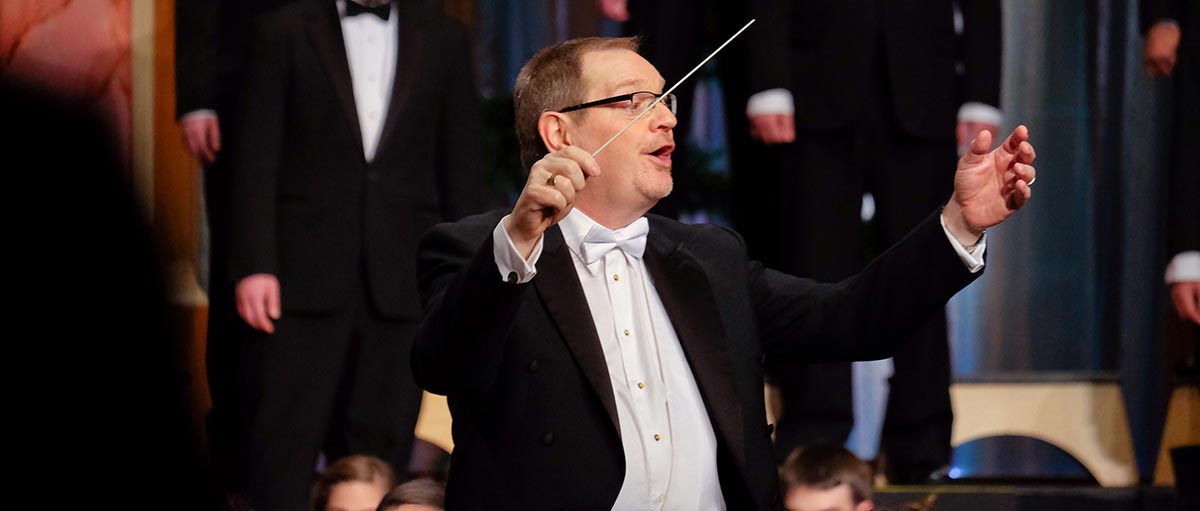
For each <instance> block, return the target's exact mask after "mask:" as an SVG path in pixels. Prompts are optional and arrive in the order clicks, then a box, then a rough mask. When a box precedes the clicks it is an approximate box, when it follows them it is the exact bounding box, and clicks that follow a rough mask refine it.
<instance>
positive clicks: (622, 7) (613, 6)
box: [596, 0, 629, 21]
mask: <svg viewBox="0 0 1200 511" xmlns="http://www.w3.org/2000/svg"><path fill="white" fill-rule="evenodd" d="M596 8H598V9H600V14H603V15H604V17H605V18H608V19H610V20H613V21H629V1H628V0H596Z"/></svg>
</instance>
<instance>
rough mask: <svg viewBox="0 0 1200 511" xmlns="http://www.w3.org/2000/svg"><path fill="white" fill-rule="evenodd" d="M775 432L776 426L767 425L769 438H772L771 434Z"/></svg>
mask: <svg viewBox="0 0 1200 511" xmlns="http://www.w3.org/2000/svg"><path fill="white" fill-rule="evenodd" d="M774 432H775V425H774V424H767V436H771V433H774Z"/></svg>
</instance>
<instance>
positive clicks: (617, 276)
mask: <svg viewBox="0 0 1200 511" xmlns="http://www.w3.org/2000/svg"><path fill="white" fill-rule="evenodd" d="M620 280H621V276H620V275H617V274H615V273H614V274H613V281H614V282H616V281H620Z"/></svg>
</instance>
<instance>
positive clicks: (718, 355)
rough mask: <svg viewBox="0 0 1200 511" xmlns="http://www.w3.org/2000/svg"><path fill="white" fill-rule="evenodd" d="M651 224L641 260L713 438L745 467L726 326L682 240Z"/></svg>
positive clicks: (703, 274)
mask: <svg viewBox="0 0 1200 511" xmlns="http://www.w3.org/2000/svg"><path fill="white" fill-rule="evenodd" d="M661 227H662V226H661V224H660V225H657V226H656V225H655V224H654V223H651V228H650V235H649V239H648V242H647V246H646V253H645V256H644V260H645V263H646V271H647V272H649V274H650V277H651V278H652V279H654V287H655V288H656V289H657V290H658V296H659V298H660V299H661V300H662V303H663V306H664V308H666V310H667V315H668V316H669V317H670V318H671V325H672V326H674V327H675V335H676V336H677V337H678V338H679V343H680V345H682V346H683V352H684V353H685V354H686V355H687V359H688V364H689V365H690V366H691V368H692V375H693V376H694V377H695V378H696V384H697V385H698V386H699V387H700V394H701V395H702V396H703V397H704V404H705V407H706V408H707V410H708V417H709V420H710V421H712V424H713V427H714V429H715V430H716V433H717V438H718V439H720V440H721V442H722V443H724V444H725V445H726V446H727V447H728V448H729V451H730V454H732V455H733V458H734V461H735V462H736V463H737V465H738V467H739V468H740V469H744V468H745V461H746V460H745V454H744V452H745V451H744V449H743V447H744V446H743V443H744V436H743V434H742V433H743V425H742V411H741V408H742V404H741V402H740V401H738V399H737V396H736V389H735V387H734V383H735V382H734V374H733V363H732V361H731V360H730V358H729V353H728V352H727V351H726V347H725V343H724V340H725V328H724V326H723V325H722V323H721V314H720V309H719V308H718V307H717V302H716V297H715V296H714V295H713V291H712V286H711V284H710V283H709V279H708V277H707V276H706V275H705V273H704V271H703V270H702V268H701V266H700V263H699V261H698V260H697V259H696V258H695V256H693V255H692V254H691V252H689V251H688V249H687V247H686V245H685V244H682V243H679V242H678V241H675V240H672V239H670V238H669V237H667V236H666V235H664V234H662V232H661V231H662V229H661Z"/></svg>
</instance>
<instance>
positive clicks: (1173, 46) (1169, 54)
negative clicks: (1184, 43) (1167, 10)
mask: <svg viewBox="0 0 1200 511" xmlns="http://www.w3.org/2000/svg"><path fill="white" fill-rule="evenodd" d="M1188 37H1191V36H1188ZM1178 49H1179V25H1176V24H1175V23H1173V22H1170V21H1160V22H1158V23H1155V24H1154V26H1152V27H1150V31H1149V32H1147V33H1146V48H1145V50H1144V52H1143V54H1142V64H1143V66H1145V68H1146V74H1148V75H1150V76H1151V77H1159V76H1171V72H1172V71H1174V70H1175V58H1176V55H1177V54H1176V51H1177V50H1178Z"/></svg>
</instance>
